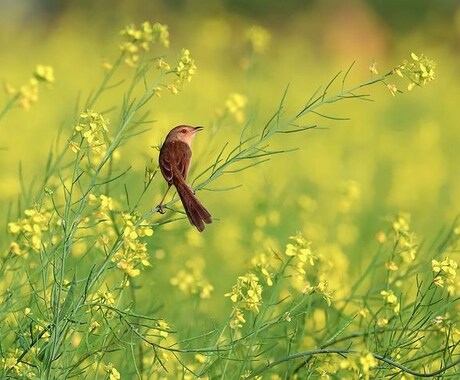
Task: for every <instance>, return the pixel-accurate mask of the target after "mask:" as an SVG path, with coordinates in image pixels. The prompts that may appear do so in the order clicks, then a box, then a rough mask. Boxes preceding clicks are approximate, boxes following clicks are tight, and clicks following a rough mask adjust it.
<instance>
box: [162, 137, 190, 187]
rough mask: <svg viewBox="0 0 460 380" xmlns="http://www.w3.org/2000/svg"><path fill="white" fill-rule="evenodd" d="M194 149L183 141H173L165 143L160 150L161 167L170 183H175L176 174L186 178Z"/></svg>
mask: <svg viewBox="0 0 460 380" xmlns="http://www.w3.org/2000/svg"><path fill="white" fill-rule="evenodd" d="M191 157H192V151H191V150H190V147H189V146H188V145H187V144H186V143H184V142H182V141H172V142H170V143H166V144H164V145H163V147H162V149H161V151H160V169H161V172H162V173H163V177H165V179H166V181H167V182H168V183H169V184H172V183H173V177H174V176H175V175H181V176H182V177H183V179H184V180H185V179H186V178H187V173H188V169H189V167H190V159H191Z"/></svg>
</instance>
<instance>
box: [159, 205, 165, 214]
mask: <svg viewBox="0 0 460 380" xmlns="http://www.w3.org/2000/svg"><path fill="white" fill-rule="evenodd" d="M157 209H158V212H159V213H160V214H165V213H166V211H165V209H164V208H163V205H158V206H157Z"/></svg>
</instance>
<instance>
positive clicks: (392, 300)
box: [380, 290, 401, 314]
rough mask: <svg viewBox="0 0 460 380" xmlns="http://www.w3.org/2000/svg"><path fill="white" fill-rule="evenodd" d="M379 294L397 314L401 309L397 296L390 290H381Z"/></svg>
mask: <svg viewBox="0 0 460 380" xmlns="http://www.w3.org/2000/svg"><path fill="white" fill-rule="evenodd" d="M380 295H381V296H382V297H383V299H384V300H385V303H386V305H387V306H388V307H389V308H390V309H391V311H392V312H393V313H394V314H398V313H399V311H400V309H401V304H400V302H399V299H398V297H397V296H396V295H395V294H394V292H393V291H392V290H382V291H381V292H380Z"/></svg>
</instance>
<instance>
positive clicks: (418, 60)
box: [394, 53, 436, 91]
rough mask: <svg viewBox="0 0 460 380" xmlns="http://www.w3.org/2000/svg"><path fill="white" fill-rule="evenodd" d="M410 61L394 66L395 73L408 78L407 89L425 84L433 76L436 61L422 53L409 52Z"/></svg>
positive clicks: (432, 78)
mask: <svg viewBox="0 0 460 380" xmlns="http://www.w3.org/2000/svg"><path fill="white" fill-rule="evenodd" d="M411 59H412V60H411V61H404V63H403V64H402V65H400V66H398V67H397V68H395V70H394V71H395V73H396V74H398V75H399V76H400V77H405V78H407V79H409V81H410V83H409V85H408V86H407V89H408V90H409V91H410V90H412V89H413V88H414V87H415V86H425V85H426V84H427V83H428V82H431V81H432V80H434V78H435V69H436V62H434V61H433V60H431V59H428V58H427V57H426V56H425V55H424V54H420V55H416V54H414V53H412V54H411Z"/></svg>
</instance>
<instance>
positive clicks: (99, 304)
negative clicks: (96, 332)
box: [92, 290, 115, 327]
mask: <svg viewBox="0 0 460 380" xmlns="http://www.w3.org/2000/svg"><path fill="white" fill-rule="evenodd" d="M92 300H93V302H94V303H95V304H96V305H95V306H94V310H97V311H101V312H102V314H103V315H104V317H106V318H110V317H111V316H113V311H112V309H111V307H113V306H114V305H115V298H114V296H113V294H112V293H111V292H109V291H108V290H106V291H98V292H97V293H96V294H95V295H94V296H93V298H92ZM105 306H108V307H105ZM94 326H96V325H94ZM94 326H93V327H94Z"/></svg>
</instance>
